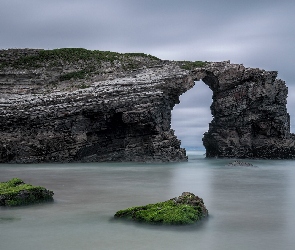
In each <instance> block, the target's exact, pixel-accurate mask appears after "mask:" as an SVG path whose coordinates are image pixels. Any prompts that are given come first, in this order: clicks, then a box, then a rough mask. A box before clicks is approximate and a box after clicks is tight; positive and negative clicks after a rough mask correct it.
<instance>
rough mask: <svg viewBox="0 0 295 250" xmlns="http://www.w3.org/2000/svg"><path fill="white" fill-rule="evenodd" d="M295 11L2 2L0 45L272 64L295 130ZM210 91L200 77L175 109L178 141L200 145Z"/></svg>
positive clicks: (153, 2)
mask: <svg viewBox="0 0 295 250" xmlns="http://www.w3.org/2000/svg"><path fill="white" fill-rule="evenodd" d="M294 11H295V1H294V0H247V1H245V0H79V1H78V0H50V1H48V0H46V1H45V0H25V1H24V0H0V49H7V48H43V49H55V48H69V47H75V48H86V49H91V50H107V51H116V52H121V53H125V52H143V53H146V54H152V55H154V56H157V57H159V58H161V59H166V60H192V61H196V60H202V61H225V60H230V61H231V62H232V63H240V64H244V65H245V66H246V67H253V68H262V69H265V70H276V71H278V72H279V75H278V77H279V78H280V79H282V80H284V81H286V84H287V86H288V88H289V97H288V104H287V107H288V112H289V113H290V115H291V131H292V132H295V70H294V66H295V64H294V61H293V60H294V58H295V25H294V23H295V15H294ZM211 97H212V92H211V91H210V90H209V89H208V87H207V86H205V84H204V83H202V82H197V83H196V87H195V88H194V89H192V90H190V91H189V92H187V93H185V94H184V95H183V96H181V103H180V104H179V105H177V106H176V107H175V108H174V110H173V112H172V117H173V120H172V128H173V129H175V131H176V135H177V136H178V137H179V138H180V139H181V140H182V146H183V147H186V148H199V147H202V134H203V133H204V132H206V131H207V130H208V123H209V122H210V121H211V119H212V117H211V114H210V110H209V106H210V103H211V101H212V99H211Z"/></svg>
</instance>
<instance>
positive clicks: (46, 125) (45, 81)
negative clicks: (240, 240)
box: [0, 49, 295, 163]
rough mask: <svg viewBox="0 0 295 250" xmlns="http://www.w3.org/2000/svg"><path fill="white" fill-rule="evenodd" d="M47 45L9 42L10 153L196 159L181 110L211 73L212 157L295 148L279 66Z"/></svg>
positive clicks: (5, 100)
mask: <svg viewBox="0 0 295 250" xmlns="http://www.w3.org/2000/svg"><path fill="white" fill-rule="evenodd" d="M40 51H41V52H42V50H28V49H26V50H4V51H1V52H0V54H1V56H0V87H1V94H0V127H1V132H0V162H9V163H29V162H94V161H138V162H173V161H186V160H187V156H186V152H185V149H183V148H181V145H180V144H181V143H180V141H179V140H178V139H177V137H176V135H175V134H174V131H173V130H172V129H171V110H172V109H173V107H174V106H175V104H178V103H179V96H180V95H181V94H182V93H184V92H186V91H188V90H189V89H190V88H192V87H193V86H194V81H195V80H201V79H202V80H203V81H204V82H205V83H206V84H207V85H208V86H209V87H210V88H211V89H212V91H213V103H212V105H211V112H212V115H213V116H214V118H213V120H212V122H211V123H210V125H209V131H208V132H207V133H205V135H204V138H203V143H204V146H205V148H206V156H207V157H233V158H295V145H294V142H295V136H294V135H293V134H291V133H290V122H289V120H290V119H289V114H288V113H287V110H286V97H287V87H286V85H285V82H283V81H282V80H280V79H276V76H277V72H273V71H271V72H270V71H264V70H260V69H251V68H245V67H244V66H243V65H238V64H230V62H220V63H207V64H206V65H205V64H204V65H202V67H199V68H194V69H192V70H191V69H190V70H188V69H185V67H183V64H184V62H174V61H163V60H160V59H157V58H154V57H151V56H146V55H142V54H135V55H131V56H130V55H122V54H118V53H113V52H109V53H106V54H103V56H104V57H103V59H99V60H98V59H97V58H96V57H97V55H96V54H95V56H96V57H95V60H94V59H93V58H94V57H93V58H92V57H91V58H90V59H87V60H86V61H85V60H82V59H79V58H78V59H79V60H78V59H77V58H76V57H77V56H76V54H75V55H74V56H72V57H73V58H74V59H75V60H72V61H70V60H69V59H64V58H65V57H62V58H61V59H60V58H58V60H57V59H56V58H55V57H54V58H55V59H54V60H53V61H52V60H51V59H50V58H51V57H48V53H47V52H46V53H47V54H45V55H47V57H46V60H45V59H44V55H43V54H42V55H43V57H40V53H41V52H40ZM62 52H63V53H65V52H64V51H62ZM70 52H71V53H72V51H70ZM78 52H79V53H82V52H83V53H84V54H83V53H82V54H83V56H85V53H86V55H88V54H87V53H90V52H89V51H88V52H87V51H86V52H85V51H84V50H82V51H80V50H79V51H78ZM42 53H44V51H43V52H42ZM59 53H60V52H59ZM66 53H68V51H67V50H66ZM91 53H92V54H93V52H91ZM91 53H90V54H91ZM112 53H113V54H112ZM92 54H91V56H93V55H92ZM50 55H51V54H50ZM62 55H63V56H64V54H62ZM66 55H67V54H66ZM99 55H100V54H99ZM51 56H52V55H51ZM54 56H55V54H54ZM100 56H101V55H100ZM111 56H112V57H111ZM110 57H111V59H110ZM24 58H25V60H24ZM28 58H29V59H28ZM34 58H37V59H38V60H39V61H36V60H37V59H36V60H35V61H34V60H33V59H34ZM40 58H41V59H42V60H41V59H40ZM83 58H84V57H83ZM57 61H58V62H59V64H56V62H57ZM32 62H33V63H32Z"/></svg>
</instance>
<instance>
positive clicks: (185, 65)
mask: <svg viewBox="0 0 295 250" xmlns="http://www.w3.org/2000/svg"><path fill="white" fill-rule="evenodd" d="M207 63H208V62H207V61H206V62H203V61H195V62H190V61H184V62H182V65H181V68H182V69H187V70H193V69H194V68H202V67H205V66H206V65H207Z"/></svg>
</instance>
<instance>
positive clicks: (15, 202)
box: [0, 178, 53, 206]
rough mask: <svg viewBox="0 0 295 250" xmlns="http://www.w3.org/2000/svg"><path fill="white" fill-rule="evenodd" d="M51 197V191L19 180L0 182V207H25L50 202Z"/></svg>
mask: <svg viewBox="0 0 295 250" xmlns="http://www.w3.org/2000/svg"><path fill="white" fill-rule="evenodd" d="M52 197H53V192H52V191H49V190H46V189H45V188H44V187H40V186H32V185H31V184H26V183H24V182H23V181H22V180H21V179H19V178H12V179H11V180H9V181H7V182H0V206H19V205H27V204H32V203H37V202H42V201H46V200H52V199H53V198H52Z"/></svg>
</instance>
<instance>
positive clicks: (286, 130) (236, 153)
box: [193, 61, 295, 159]
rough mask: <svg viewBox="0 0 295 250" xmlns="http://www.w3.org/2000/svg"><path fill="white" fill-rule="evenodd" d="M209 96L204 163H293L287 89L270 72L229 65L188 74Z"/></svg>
mask: <svg viewBox="0 0 295 250" xmlns="http://www.w3.org/2000/svg"><path fill="white" fill-rule="evenodd" d="M193 77H194V78H195V80H199V79H202V80H203V82H205V84H207V85H208V86H209V87H210V89H211V90H212V91H213V98H212V99H213V103H212V105H211V113H212V115H213V120H212V122H211V123H210V124H209V131H208V132H206V133H205V134H204V137H203V144H204V146H205V148H206V156H207V157H236V158H268V159H277V158H294V157H295V148H294V140H295V136H294V134H291V133H290V117H289V114H288V113H287V108H286V100H287V93H288V89H287V87H286V84H285V82H284V81H282V80H280V79H277V78H276V77H277V72H276V71H265V70H261V69H253V68H245V67H244V66H243V65H240V64H230V62H229V61H227V62H221V63H212V64H211V65H210V67H208V68H205V69H197V70H195V71H194V72H193Z"/></svg>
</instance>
